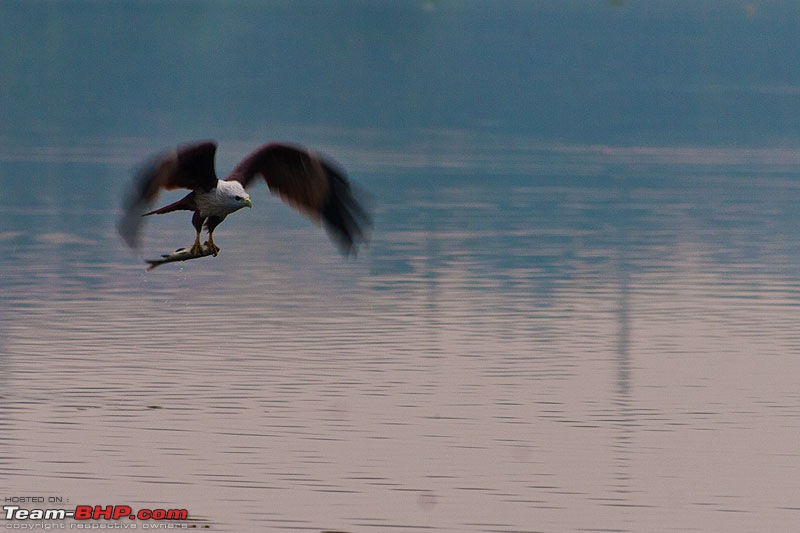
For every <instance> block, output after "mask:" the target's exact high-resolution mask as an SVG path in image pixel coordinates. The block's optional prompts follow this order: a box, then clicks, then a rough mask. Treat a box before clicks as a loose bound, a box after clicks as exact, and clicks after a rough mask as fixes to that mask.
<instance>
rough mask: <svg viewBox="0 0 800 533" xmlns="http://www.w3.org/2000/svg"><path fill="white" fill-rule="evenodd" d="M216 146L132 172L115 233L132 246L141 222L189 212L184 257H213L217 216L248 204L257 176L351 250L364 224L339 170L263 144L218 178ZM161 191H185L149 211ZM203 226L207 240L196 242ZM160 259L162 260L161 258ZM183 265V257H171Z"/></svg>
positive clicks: (177, 153)
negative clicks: (189, 237) (190, 238)
mask: <svg viewBox="0 0 800 533" xmlns="http://www.w3.org/2000/svg"><path fill="white" fill-rule="evenodd" d="M216 150H217V144H216V143H215V142H213V141H204V142H198V143H193V144H187V145H184V146H180V147H178V148H177V150H173V151H171V152H168V153H166V154H162V155H160V156H157V157H156V158H154V160H152V161H151V162H150V163H149V164H147V165H145V166H144V169H143V170H142V171H141V173H140V174H139V175H138V177H137V179H136V180H135V182H134V184H133V188H132V190H131V192H130V194H129V197H128V199H127V201H126V205H125V211H124V214H123V216H122V219H121V220H120V222H119V225H118V230H119V232H120V235H121V236H122V238H123V239H124V240H125V242H126V243H127V244H128V245H129V246H130V247H132V248H136V247H138V245H139V242H140V234H141V227H142V220H143V217H148V216H150V215H163V214H165V213H171V212H173V211H192V212H193V215H192V225H193V226H194V229H195V232H196V235H195V239H194V244H193V245H192V247H191V248H190V249H186V251H187V253H186V254H184V255H185V258H193V257H201V256H204V255H211V254H213V255H217V253H218V252H219V250H220V248H219V246H217V244H216V243H215V242H214V230H215V229H216V227H217V226H219V225H220V223H222V221H223V220H225V217H227V216H228V215H230V214H232V213H235V212H236V211H238V210H239V209H242V208H243V207H253V202H252V201H251V199H250V195H249V194H248V193H247V190H246V189H247V188H248V187H249V186H251V185H252V184H253V182H254V181H256V178H257V177H258V176H261V177H263V179H264V181H266V183H267V186H268V187H269V190H270V191H271V192H272V193H273V194H277V195H278V196H279V197H280V198H281V199H282V200H283V201H284V202H286V203H288V204H289V205H291V206H292V207H294V208H295V209H297V210H298V211H300V212H301V213H303V214H304V215H306V216H308V217H309V218H311V219H312V220H314V221H315V222H318V223H321V224H322V225H323V226H324V227H325V229H326V230H327V231H328V234H329V236H330V237H331V238H332V240H333V241H334V242H335V243H336V244H337V245H338V246H339V249H340V251H341V252H342V253H343V254H345V255H350V254H351V253H355V251H356V248H357V246H358V244H359V243H360V242H361V241H363V240H364V239H365V238H366V233H367V230H368V229H369V226H370V225H371V220H370V216H369V213H368V212H367V210H366V209H365V208H364V207H363V205H362V204H361V203H359V202H358V201H357V200H356V198H355V196H354V191H353V188H352V187H351V184H350V182H349V181H348V179H347V177H346V176H345V174H344V172H343V171H342V170H341V169H340V168H338V167H337V165H335V164H334V163H333V162H331V161H329V160H328V159H326V158H324V157H322V156H320V155H318V154H317V153H315V152H313V151H311V150H308V149H306V148H303V147H300V146H294V145H290V144H284V143H268V144H265V145H263V146H261V147H260V148H258V149H256V150H255V151H253V152H251V153H250V154H249V155H248V156H247V157H245V158H244V159H243V160H242V161H241V162H240V163H239V164H238V165H237V166H236V168H234V169H233V172H231V174H230V175H229V176H228V177H226V178H225V179H224V180H221V179H218V178H217V174H216V172H215V170H214V154H215V153H216ZM162 189H166V190H173V189H189V190H190V191H191V192H189V194H187V195H186V196H184V197H183V198H181V199H180V200H178V201H176V202H173V203H171V204H169V205H166V206H164V207H161V208H159V209H155V210H152V211H151V210H150V208H151V207H152V205H151V204H152V203H153V202H154V201H155V199H156V197H157V196H158V194H159V193H160V192H161V190H162ZM203 227H205V228H206V231H207V232H208V241H207V242H206V243H205V244H200V235H201V233H202V230H203ZM164 257H167V256H164ZM179 260H183V259H179Z"/></svg>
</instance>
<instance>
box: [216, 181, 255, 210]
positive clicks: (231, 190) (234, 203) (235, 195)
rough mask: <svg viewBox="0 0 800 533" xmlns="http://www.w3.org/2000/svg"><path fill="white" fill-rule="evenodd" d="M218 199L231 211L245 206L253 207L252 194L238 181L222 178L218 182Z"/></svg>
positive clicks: (221, 204) (222, 205)
mask: <svg viewBox="0 0 800 533" xmlns="http://www.w3.org/2000/svg"><path fill="white" fill-rule="evenodd" d="M217 201H218V202H219V204H220V206H221V207H223V208H224V209H225V210H226V211H228V212H229V213H233V212H234V211H238V210H239V209H241V208H243V207H253V202H252V201H250V195H249V194H247V191H245V190H244V187H243V186H242V184H241V183H239V182H238V181H222V180H220V181H219V182H217Z"/></svg>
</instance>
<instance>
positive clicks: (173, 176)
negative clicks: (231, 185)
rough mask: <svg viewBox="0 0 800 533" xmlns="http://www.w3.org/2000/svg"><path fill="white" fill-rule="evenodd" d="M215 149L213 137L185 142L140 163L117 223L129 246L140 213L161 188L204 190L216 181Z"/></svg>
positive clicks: (134, 238)
mask: <svg viewBox="0 0 800 533" xmlns="http://www.w3.org/2000/svg"><path fill="white" fill-rule="evenodd" d="M216 150H217V145H216V143H215V142H213V141H204V142H199V143H193V144H187V145H184V146H180V147H178V149H177V150H173V151H171V152H168V153H166V154H161V155H159V156H156V157H154V158H153V159H152V160H150V161H149V162H148V163H146V164H145V165H143V166H142V168H141V169H140V170H139V172H138V173H137V175H136V176H135V178H134V180H133V183H132V186H131V188H130V191H129V193H128V196H127V198H126V200H125V203H124V206H123V208H124V212H123V216H122V218H121V219H120V221H119V223H118V225H117V229H118V230H119V233H120V235H121V236H122V238H123V239H124V240H125V242H126V243H127V244H128V245H129V246H131V247H136V246H137V245H138V242H139V233H140V230H141V225H142V221H141V216H142V215H143V214H146V211H147V210H148V208H149V207H150V205H151V204H152V203H153V201H154V200H155V199H156V197H158V195H159V193H160V192H161V191H162V190H173V189H191V190H201V191H208V190H210V189H213V188H214V187H215V186H216V185H217V174H216V172H215V171H214V154H215V153H216ZM177 203H179V202H176V204H177ZM176 204H173V206H168V207H174V206H175V205H176Z"/></svg>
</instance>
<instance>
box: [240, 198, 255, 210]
mask: <svg viewBox="0 0 800 533" xmlns="http://www.w3.org/2000/svg"><path fill="white" fill-rule="evenodd" d="M242 203H243V204H244V205H246V206H247V207H249V208H250V209H252V208H253V202H252V201H250V198H245V199H244V200H242Z"/></svg>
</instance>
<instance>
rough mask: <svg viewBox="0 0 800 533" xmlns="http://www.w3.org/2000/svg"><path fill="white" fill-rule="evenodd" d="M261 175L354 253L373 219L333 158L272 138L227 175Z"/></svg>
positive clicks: (244, 178)
mask: <svg viewBox="0 0 800 533" xmlns="http://www.w3.org/2000/svg"><path fill="white" fill-rule="evenodd" d="M258 175H261V176H262V177H263V178H264V180H265V181H266V182H267V186H268V187H269V190H270V191H271V192H272V193H273V194H277V195H278V196H280V198H281V199H282V200H283V201H284V202H286V203H288V204H289V205H291V206H292V207H294V208H295V209H297V210H298V211H300V212H301V213H303V214H305V215H306V216H308V217H309V218H311V219H312V220H314V221H318V222H322V223H323V224H324V225H325V229H326V230H327V231H328V234H329V235H330V236H331V237H332V238H333V240H334V241H335V242H336V244H337V245H339V248H340V249H341V251H342V252H343V253H345V254H350V253H354V252H355V251H356V245H357V244H358V243H359V242H361V241H362V240H364V239H365V238H366V236H367V235H366V233H367V231H368V229H369V227H370V226H371V224H372V222H371V219H370V216H369V213H368V212H367V210H366V209H365V208H364V206H363V205H362V203H361V202H359V201H358V200H357V199H356V194H355V191H354V189H353V187H352V186H351V184H350V182H349V181H348V179H347V177H346V176H345V174H344V172H343V171H342V170H341V169H339V168H337V167H336V165H334V164H333V163H332V162H330V161H326V160H325V159H323V158H322V157H320V156H319V155H317V154H315V153H314V152H311V151H309V150H306V149H305V148H301V147H298V146H292V145H288V144H281V143H270V144H266V145H264V146H262V147H261V148H259V149H257V150H256V151H254V152H252V153H251V154H250V155H248V156H247V157H246V158H245V159H244V160H242V162H241V163H239V165H238V166H237V167H236V168H235V169H234V170H233V173H231V175H230V176H229V177H228V178H227V180H235V181H238V182H239V183H241V184H242V185H243V186H245V187H248V186H249V185H250V184H251V183H252V181H253V179H254V178H255V177H256V176H258Z"/></svg>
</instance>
